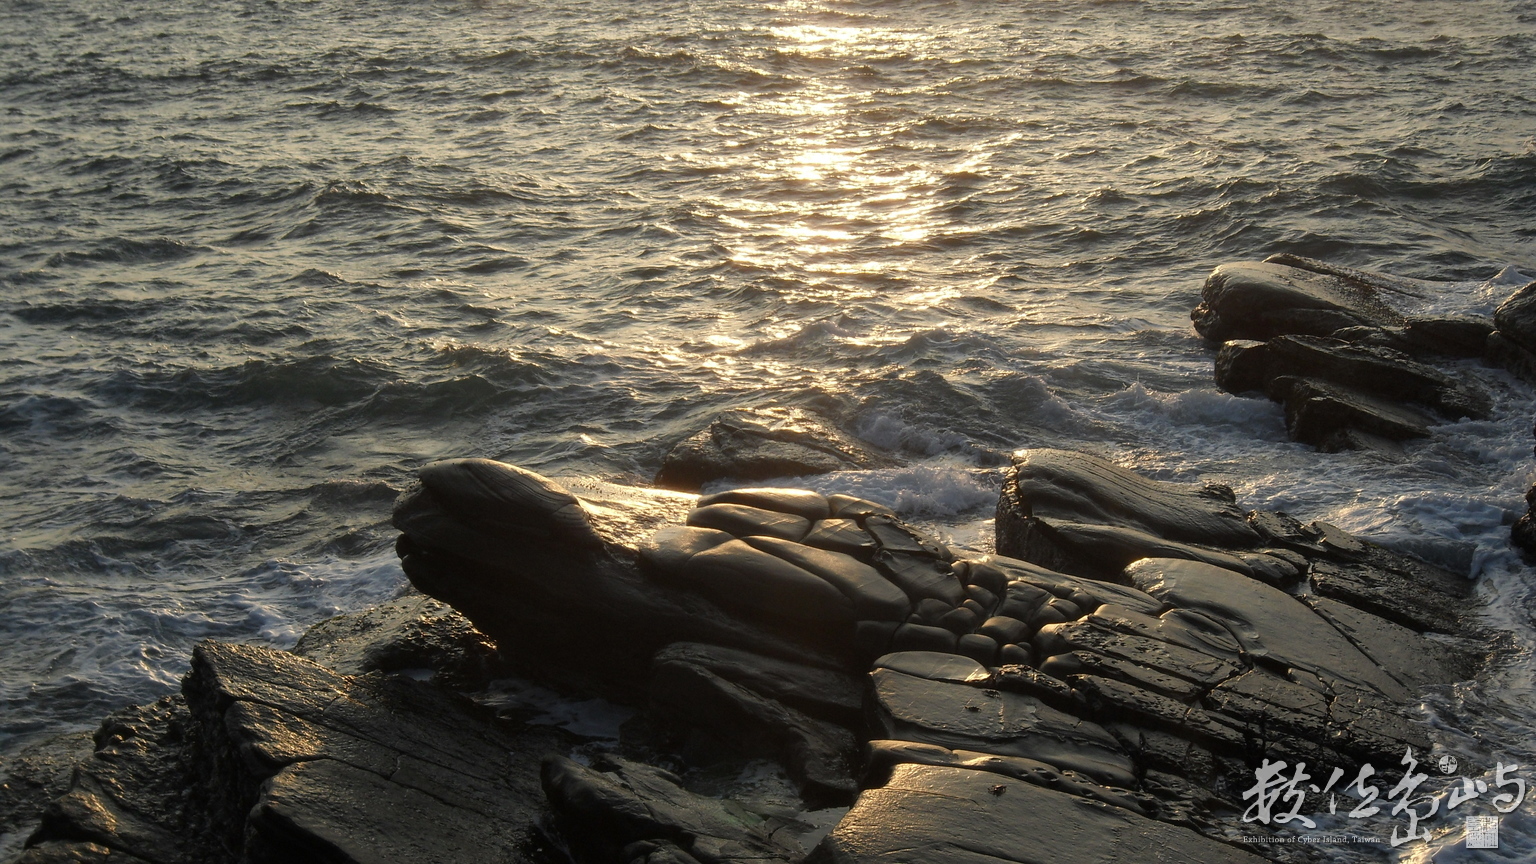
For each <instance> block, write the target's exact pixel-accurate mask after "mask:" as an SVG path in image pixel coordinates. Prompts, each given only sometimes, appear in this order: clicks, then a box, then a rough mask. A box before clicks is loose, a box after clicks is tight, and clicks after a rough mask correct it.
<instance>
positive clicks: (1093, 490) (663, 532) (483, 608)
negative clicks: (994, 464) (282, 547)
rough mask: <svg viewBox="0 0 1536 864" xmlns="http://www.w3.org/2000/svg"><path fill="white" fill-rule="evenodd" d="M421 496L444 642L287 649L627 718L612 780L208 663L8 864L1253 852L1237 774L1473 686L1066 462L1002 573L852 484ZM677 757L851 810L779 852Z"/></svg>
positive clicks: (1454, 622) (320, 690)
mask: <svg viewBox="0 0 1536 864" xmlns="http://www.w3.org/2000/svg"><path fill="white" fill-rule="evenodd" d="M420 476H421V482H420V484H419V485H418V486H417V487H416V488H415V489H413V490H411V491H410V492H408V493H407V494H406V495H405V496H403V497H402V499H401V501H400V502H399V503H398V505H397V509H396V515H395V520H396V524H397V526H398V527H400V529H401V530H402V532H403V534H402V537H401V539H400V542H399V551H400V553H401V556H402V561H403V564H404V567H405V569H406V572H407V574H408V575H409V577H410V578H411V580H412V582H413V583H415V585H416V586H417V587H419V588H420V589H422V590H423V591H426V592H427V593H429V594H431V595H433V596H435V597H437V598H439V599H441V600H443V601H445V602H447V603H450V604H452V605H453V607H454V608H455V609H457V610H458V611H459V612H462V613H463V615H464V616H466V617H467V618H468V620H469V621H470V622H473V625H474V627H473V628H468V627H466V625H465V624H464V623H463V621H462V620H460V619H457V618H456V616H455V615H454V614H453V613H449V612H447V611H446V610H443V609H442V608H441V607H430V606H423V605H421V604H423V603H425V602H426V601H420V600H406V601H401V605H397V607H395V608H392V609H390V610H384V611H382V612H378V613H374V614H373V615H372V617H371V618H370V617H368V616H362V617H358V616H353V617H352V618H351V619H349V620H347V621H343V622H335V623H330V624H327V625H324V626H322V627H320V628H317V629H316V630H315V631H313V632H312V633H311V635H310V636H307V637H306V638H305V640H304V646H305V650H306V651H307V652H308V653H309V654H310V656H312V657H315V658H321V659H330V660H332V661H333V662H336V663H339V664H342V665H348V664H350V668H351V671H354V672H359V673H361V672H365V671H366V670H368V669H370V668H371V669H382V668H384V667H385V666H389V665H394V666H397V667H399V666H401V665H402V664H404V665H406V666H409V665H413V664H414V663H416V662H420V661H425V662H426V663H427V664H428V665H430V666H433V667H435V668H438V670H439V673H440V674H439V680H440V681H442V682H444V683H453V682H454V681H456V680H457V681H463V680H466V676H467V677H468V678H472V677H474V676H473V675H472V674H468V673H466V672H465V670H466V669H470V670H474V669H484V668H499V667H495V666H494V664H496V663H500V662H503V660H506V661H510V662H512V663H514V664H515V665H517V666H518V667H519V668H521V669H522V670H524V671H525V672H527V673H528V674H531V675H535V676H537V677H539V678H541V679H542V680H544V681H547V682H550V683H552V684H556V685H558V686H560V687H562V688H565V689H566V690H567V691H568V692H579V693H585V694H592V693H596V694H600V695H604V696H606V697H608V698H610V699H614V700H618V701H623V702H627V703H629V704H633V705H636V706H638V707H640V708H642V709H643V710H642V713H641V715H640V716H641V718H642V719H641V721H640V722H638V723H634V724H631V725H630V726H627V727H626V730H628V731H626V736H629V737H630V738H632V739H634V740H630V741H628V742H627V743H626V744H625V745H624V746H625V748H627V749H626V751H625V755H621V754H618V753H610V754H606V755H597V756H595V757H590V756H589V757H587V758H585V759H584V760H575V759H572V758H569V755H570V749H569V741H566V740H563V739H561V738H560V736H558V735H556V734H554V733H552V732H544V733H535V732H530V731H528V730H527V729H524V730H522V731H509V730H507V729H503V728H499V727H498V726H497V725H496V724H494V723H493V722H491V720H490V719H489V718H488V717H487V716H485V714H484V712H481V711H477V710H476V709H475V708H474V707H473V706H471V705H469V704H468V703H467V702H464V701H463V700H462V699H461V698H460V697H457V696H455V695H453V694H451V693H449V692H448V691H446V690H445V689H443V688H442V687H440V686H437V685H434V684H430V683H424V682H419V681H415V680H411V679H408V678H405V677H401V676H384V675H381V674H380V672H378V671H372V672H368V673H367V674H360V675H356V676H352V677H349V676H345V675H342V674H339V673H338V672H336V671H333V670H330V669H326V668H324V667H322V666H319V665H317V664H315V663H313V662H310V661H309V660H305V659H301V658H299V657H295V656H292V655H289V654H285V653H283V652H275V651H270V650H266V649H258V648H244V647H238V646H225V645H219V644H217V643H206V644H205V645H203V646H202V647H200V648H199V650H198V652H197V655H196V656H195V657H194V662H193V669H192V671H191V672H190V673H189V675H188V677H187V680H186V684H185V687H184V695H183V697H181V698H179V699H175V700H166V701H165V702H162V703H160V704H158V705H156V706H150V707H148V708H144V709H134V710H133V711H130V712H126V713H125V714H124V715H121V716H119V717H117V718H114V719H113V720H111V721H109V722H108V724H106V725H105V726H104V727H103V731H102V732H101V733H99V735H98V740H97V744H98V747H99V749H98V751H97V753H96V754H95V756H93V757H92V759H91V760H88V762H87V763H86V764H85V765H84V766H82V768H81V769H80V771H79V772H78V773H77V776H76V778H75V781H74V784H73V787H72V788H71V790H70V791H69V792H68V793H67V794H65V795H64V796H63V797H62V798H60V799H58V800H57V801H56V802H55V803H54V804H53V805H51V806H50V808H49V810H48V813H47V816H46V818H45V820H44V824H43V827H42V829H41V830H40V831H39V832H38V833H37V834H36V835H35V836H34V838H33V840H32V848H31V849H30V850H29V851H28V853H27V857H26V858H24V859H23V860H24V861H26V862H27V864H40V862H46V861H66V860H67V861H80V860H104V861H127V862H137V861H145V862H156V864H161V862H164V864H169V862H180V861H192V860H200V861H251V862H258V861H277V860H288V861H310V860H314V861H320V860H324V861H439V860H442V861H448V860H453V861H462V860H487V861H523V860H544V859H543V858H541V856H542V855H543V854H544V851H543V849H544V847H543V846H542V845H541V844H542V843H544V842H545V841H544V839H543V838H546V837H547V838H549V842H553V843H557V844H560V845H562V846H564V847H565V848H566V849H568V850H569V852H570V853H571V854H572V855H573V856H574V857H575V858H576V859H577V860H578V861H583V862H605V864H606V862H615V861H617V862H626V864H629V862H650V864H663V862H670V864H689V862H699V864H710V862H746V861H753V862H772V861H784V862H791V861H801V860H806V861H812V862H863V861H869V862H874V861H893V862H894V861H903V862H929V861H932V862H941V861H954V860H957V859H963V860H977V861H986V860H996V861H1012V862H1033V861H1040V862H1044V861H1053V862H1084V864H1086V862H1100V861H1106V860H1125V861H1170V862H1171V861H1190V860H1200V861H1223V862H1239V861H1256V860H1258V859H1257V858H1255V856H1253V855H1252V854H1251V853H1250V852H1248V851H1247V850H1245V849H1243V848H1241V847H1239V846H1234V845H1229V844H1227V843H1225V842H1223V841H1222V837H1223V834H1222V833H1221V831H1220V824H1221V822H1220V820H1221V819H1222V818H1224V817H1226V818H1230V817H1231V816H1232V815H1233V814H1235V813H1239V812H1241V811H1242V810H1243V808H1244V805H1243V803H1242V799H1241V793H1242V790H1243V789H1244V788H1245V787H1246V786H1247V785H1248V784H1249V783H1251V782H1252V771H1253V768H1254V767H1255V766H1256V765H1257V764H1258V763H1259V762H1260V760H1262V759H1274V758H1280V759H1285V760H1287V761H1291V760H1304V761H1306V762H1307V763H1308V764H1310V765H1328V766H1337V767H1340V768H1342V769H1345V770H1347V771H1350V772H1351V774H1352V773H1353V770H1354V768H1356V767H1358V766H1360V765H1363V764H1365V763H1367V762H1373V763H1374V764H1375V765H1377V766H1394V765H1397V764H1398V761H1399V759H1400V758H1401V756H1402V753H1403V752H1404V750H1405V749H1406V748H1413V749H1414V750H1415V751H1418V752H1423V751H1425V750H1427V748H1428V747H1429V746H1430V745H1431V741H1430V740H1429V739H1428V738H1427V734H1428V730H1426V729H1425V728H1423V726H1422V725H1421V724H1418V723H1416V722H1415V721H1414V720H1413V718H1412V717H1411V715H1410V714H1409V713H1408V712H1407V708H1406V706H1409V705H1411V704H1412V703H1413V702H1414V700H1415V699H1416V698H1417V693H1418V691H1419V690H1420V688H1422V687H1424V686H1426V685H1429V684H1435V683H1445V682H1450V681H1456V680H1461V679H1464V678H1465V677H1467V676H1468V675H1470V674H1471V673H1472V671H1473V669H1474V667H1475V661H1476V655H1477V651H1476V646H1477V642H1476V640H1475V639H1472V638H1471V637H1473V636H1475V635H1476V634H1473V633H1472V632H1471V631H1470V630H1469V629H1468V628H1467V627H1466V625H1465V624H1464V623H1463V622H1462V620H1461V617H1460V614H1461V610H1462V606H1461V604H1462V603H1463V602H1464V598H1465V597H1466V594H1467V590H1466V588H1467V586H1466V584H1465V582H1464V580H1460V579H1459V578H1458V577H1456V576H1454V575H1453V574H1450V573H1447V572H1445V571H1443V570H1440V569H1438V568H1435V567H1433V566H1432V565H1429V564H1426V563H1424V562H1422V561H1418V560H1416V559H1412V558H1409V557H1406V556H1403V555H1399V554H1396V553H1393V552H1391V551H1389V550H1386V549H1383V548H1381V547H1378V546H1374V545H1372V544H1369V543H1367V542H1364V541H1361V540H1359V539H1357V538H1354V537H1351V536H1350V535H1348V534H1346V533H1344V532H1342V531H1340V530H1338V529H1337V528H1334V527H1332V526H1329V525H1326V524H1322V523H1313V524H1311V525H1302V524H1300V523H1299V522H1297V521H1296V520H1294V519H1291V518H1290V517H1288V516H1285V515H1284V514H1279V513H1264V512H1245V511H1243V510H1242V509H1241V508H1240V507H1238V506H1237V504H1236V502H1235V500H1234V497H1233V495H1232V493H1231V492H1230V490H1227V489H1225V488H1224V487H1219V486H1210V487H1203V488H1202V487H1191V486H1184V485H1180V484H1171V483H1160V482H1154V481H1149V480H1147V479H1145V478H1142V477H1140V476H1138V475H1136V474H1134V473H1132V472H1129V471H1126V470H1124V469H1121V468H1118V467H1116V466H1114V465H1112V464H1110V463H1108V462H1106V461H1104V460H1102V459H1099V458H1096V457H1093V456H1088V455H1085V454H1081V453H1072V452H1066V451H1050V450H1031V451H1021V452H1020V453H1018V454H1016V455H1015V457H1014V460H1013V465H1012V467H1011V468H1010V470H1009V475H1008V480H1007V483H1006V485H1005V488H1004V491H1003V495H1002V498H1001V500H1000V502H999V506H998V518H997V531H998V538H997V542H998V548H999V550H1000V552H1001V553H1003V554H998V555H983V554H975V553H969V552H965V551H963V550H957V549H952V548H949V547H947V546H946V545H944V544H943V543H941V542H939V541H937V540H936V539H935V538H932V537H930V536H927V535H925V534H924V533H923V532H921V531H919V530H916V529H914V528H913V527H912V526H910V525H907V524H905V523H904V522H902V521H901V520H900V519H899V518H897V517H896V516H895V514H893V513H891V512H890V511H889V510H887V509H886V508H884V507H881V506H880V505H878V504H874V503H872V502H868V501H863V500H860V499H856V498H851V497H847V496H839V495H831V496H822V495H819V494H816V493H813V492H808V491H798V490H785V489H739V490H734V491H729V492H724V493H720V494H717V495H711V496H706V497H703V498H696V497H695V496H688V495H681V494H677V493H669V492H661V491H655V490H639V489H624V488H617V487H611V486H606V485H604V484H597V483H586V482H576V483H571V484H569V485H561V484H558V483H555V482H553V481H551V480H549V479H547V478H544V477H540V476H539V475H536V474H533V473H531V472H527V471H523V470H520V469H517V468H513V467H511V466H506V465H501V464H499V463H494V462H489V461H486V460H453V461H449V462H443V463H437V464H434V465H431V466H428V467H427V468H426V469H423V471H422V472H421V475H420ZM412 604H415V605H412ZM433 616H436V617H435V618H434V617H433ZM396 619H398V620H399V622H400V623H397V624H390V625H387V626H386V625H385V624H384V623H383V622H386V621H394V620H396ZM427 620H436V621H438V622H439V623H437V624H434V625H432V626H433V628H441V630H442V632H443V633H444V634H447V635H446V636H445V637H444V638H442V639H430V638H424V637H423V635H422V634H421V633H415V632H414V631H413V630H412V628H413V627H415V628H417V629H420V625H421V622H423V621H427ZM389 632H398V633H403V634H405V635H404V636H403V637H401V638H398V639H394V638H387V637H385V635H384V634H387V633H389ZM482 633H483V634H485V637H489V638H490V639H492V640H494V642H495V644H496V645H497V646H498V648H499V649H500V650H499V655H497V657H496V658H489V657H488V655H487V654H486V653H485V651H486V646H485V643H484V641H483V639H484V637H481V636H480V635H479V634H482ZM349 646H350V647H349ZM413 646H414V647H413ZM1468 646H1471V647H1470V648H1469V647H1468ZM466 658H479V659H478V660H473V661H470V660H468V659H466ZM476 664H479V665H476ZM486 664H492V665H491V666H487V665H486ZM444 670H458V671H457V672H454V673H452V674H443V671H444ZM455 676H458V677H455ZM647 730H648V731H647ZM540 735H543V737H542V738H540V737H539V736H540ZM698 742H708V746H704V747H701V746H694V745H697V744H698ZM674 745H678V746H681V748H682V749H681V750H674V751H673V755H672V756H666V757H665V758H667V759H670V760H673V764H674V765H676V764H683V765H684V766H685V767H687V766H688V765H690V764H691V765H692V767H698V765H697V763H698V760H699V759H709V758H718V757H720V754H735V755H736V756H741V757H755V756H763V755H767V756H770V757H771V758H773V759H775V760H776V761H778V762H779V763H780V764H782V765H783V766H784V767H785V768H786V770H787V772H788V774H789V776H790V777H792V778H793V780H794V781H795V782H796V784H797V785H798V787H799V789H800V791H801V794H802V796H803V797H804V800H805V801H806V802H807V804H808V805H809V806H811V807H824V806H832V805H851V809H849V810H848V812H847V813H846V815H845V816H843V817H842V819H841V821H840V822H839V823H838V824H837V825H836V827H834V828H833V829H832V830H831V831H830V833H828V834H827V835H826V836H825V838H824V839H822V840H821V841H820V842H819V843H814V844H810V845H813V847H814V848H810V849H807V848H806V846H807V845H808V844H806V843H805V842H802V841H803V838H805V837H806V836H807V835H806V826H805V825H804V824H800V823H798V822H797V817H796V816H795V814H793V813H785V812H782V811H773V810H771V809H769V810H765V809H763V808H757V809H753V808H752V807H749V806H744V805H743V804H742V803H740V802H736V801H731V800H724V799H719V798H715V797H710V796H706V795H701V794H699V792H698V791H697V790H696V789H690V788H689V785H690V784H689V781H688V780H687V778H686V777H684V776H680V775H678V774H675V773H671V772H669V771H667V770H664V769H663V768H661V767H657V766H656V765H653V764H648V762H647V760H646V759H638V760H637V758H635V757H636V756H637V754H638V755H641V756H643V755H644V754H646V753H650V754H653V755H655V756H658V757H660V756H664V754H665V753H666V751H667V750H668V748H670V747H673V746H674ZM685 751H686V752H685ZM688 754H693V755H691V756H690V755H688ZM700 754H703V755H700ZM710 754H713V755H710ZM679 758H681V759H682V760H683V761H682V762H681V763H678V762H677V761H676V760H677V759H679ZM690 759H691V760H692V763H690V762H689V760H690ZM536 765H537V766H538V767H537V768H536V767H535V766H536ZM1382 773H1383V774H1390V773H1391V769H1390V768H1388V769H1387V770H1385V771H1383V772H1382ZM187 789H192V790H194V792H193V794H191V795H188V794H186V792H185V790H187ZM178 796H179V797H178ZM544 808H547V816H545V817H540V816H539V811H540V810H541V809H544ZM536 824H537V825H539V826H541V827H539V828H537V829H536V828H535V827H534V826H535V825H536ZM1256 827H1257V826H1255V828H1256ZM71 856H73V857H71ZM91 856H96V857H94V858H93V857H91Z"/></svg>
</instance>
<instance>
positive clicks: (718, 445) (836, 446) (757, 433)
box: [656, 407, 897, 492]
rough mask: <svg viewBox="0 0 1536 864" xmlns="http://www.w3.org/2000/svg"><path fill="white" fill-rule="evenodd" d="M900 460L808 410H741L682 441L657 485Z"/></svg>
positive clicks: (689, 485) (685, 485)
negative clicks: (854, 437)
mask: <svg viewBox="0 0 1536 864" xmlns="http://www.w3.org/2000/svg"><path fill="white" fill-rule="evenodd" d="M896 464H897V463H896V461H895V460H894V459H892V458H890V457H889V456H886V455H884V454H882V453H879V452H878V451H876V450H875V449H874V448H872V447H870V446H869V445H866V444H864V443H862V442H860V441H857V440H855V439H853V438H852V437H850V436H848V435H846V434H844V433H842V432H840V431H838V430H837V429H836V428H834V427H833V426H832V425H831V424H830V423H828V422H826V421H825V420H823V419H821V418H820V417H817V416H816V415H814V414H811V413H810V412H808V411H804V410H801V409H798V408H782V407H770V408H738V409H735V410H732V411H726V412H724V413H722V414H721V415H720V416H719V417H716V418H715V419H714V420H713V421H711V422H710V424H709V426H708V427H706V428H705V429H703V430H701V431H700V432H698V433H697V434H695V435H693V436H691V437H689V438H686V439H684V440H683V441H680V442H678V444H677V445H676V446H675V447H673V448H672V450H671V451H670V452H669V453H667V457H666V459H665V460H664V461H663V462H662V465H661V470H659V471H658V472H656V484H657V485H658V486H662V487H664V488H667V489H682V490H685V491H689V492H697V491H698V490H699V488H700V487H702V486H703V485H704V484H706V483H710V482H713V481H716V480H734V481H736V482H738V483H752V482H757V481H761V480H772V479H774V478H776V477H807V476H810V475H813V474H830V473H831V472H833V471H850V470H859V469H868V468H889V467H892V466H894V465H896Z"/></svg>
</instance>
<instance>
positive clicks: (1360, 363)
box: [1216, 336, 1490, 420]
mask: <svg viewBox="0 0 1536 864" xmlns="http://www.w3.org/2000/svg"><path fill="white" fill-rule="evenodd" d="M1282 377H1296V378H1309V379H1314V380H1319V381H1324V382H1328V383H1330V384H1335V385H1339V386H1343V387H1348V388H1351V389H1354V390H1359V391H1363V392H1365V393H1367V394H1370V395H1371V396H1374V397H1376V398H1379V399H1389V400H1395V401H1399V402H1416V403H1420V404H1422V405H1425V406H1427V407H1429V408H1432V409H1434V410H1435V411H1437V412H1439V413H1440V414H1442V415H1443V416H1445V417H1448V418H1450V419H1453V420H1454V419H1459V418H1462V417H1472V418H1476V419H1485V418H1486V417H1487V416H1488V412H1489V410H1490V401H1489V398H1488V395H1487V394H1486V393H1483V392H1480V391H1477V390H1474V389H1473V388H1472V387H1470V386H1469V385H1467V384H1465V383H1463V382H1460V381H1457V380H1456V379H1454V378H1452V377H1451V376H1449V375H1447V374H1445V373H1444V372H1441V371H1439V370H1438V369H1435V368H1433V367H1431V366H1428V365H1425V364H1423V363H1420V362H1418V361H1416V360H1414V359H1412V358H1411V357H1408V356H1407V355H1405V354H1402V353H1401V352H1398V351H1394V350H1392V349H1390V348H1374V347H1370V346H1362V345H1351V344H1349V343H1347V342H1343V341H1341V340H1338V339H1330V338H1325V337H1318V336H1276V337H1275V338H1273V339H1270V340H1269V341H1268V342H1253V341H1241V340H1239V341H1234V342H1228V343H1227V344H1225V345H1223V346H1222V348H1221V351H1220V352H1218V354H1217V355H1216V383H1217V384H1218V385H1219V386H1220V387H1221V388H1222V389H1223V390H1226V391H1228V392H1231V393H1244V392H1247V391H1252V390H1258V391H1262V392H1265V393H1266V394H1270V395H1271V396H1272V397H1278V398H1283V395H1284V394H1276V393H1275V392H1274V382H1275V380H1276V379H1278V378H1282Z"/></svg>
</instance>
